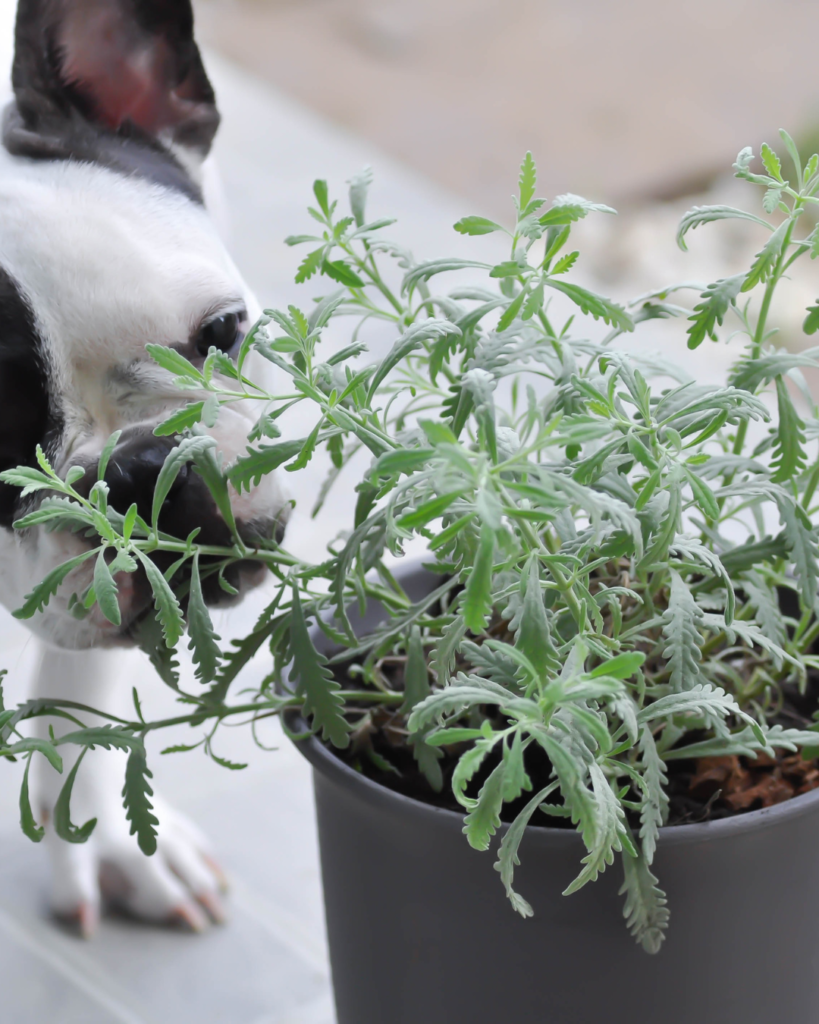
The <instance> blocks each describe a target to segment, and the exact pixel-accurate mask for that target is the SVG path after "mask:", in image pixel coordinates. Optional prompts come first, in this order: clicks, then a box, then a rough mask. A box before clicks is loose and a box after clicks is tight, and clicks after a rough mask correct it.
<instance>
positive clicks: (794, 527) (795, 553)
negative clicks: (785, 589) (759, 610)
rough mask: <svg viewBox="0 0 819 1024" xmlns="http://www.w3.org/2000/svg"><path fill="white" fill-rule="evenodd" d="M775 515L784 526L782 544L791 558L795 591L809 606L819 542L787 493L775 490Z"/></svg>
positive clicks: (818, 585)
mask: <svg viewBox="0 0 819 1024" xmlns="http://www.w3.org/2000/svg"><path fill="white" fill-rule="evenodd" d="M776 498H777V506H778V508H779V519H780V522H781V523H782V526H783V527H784V534H785V544H786V545H787V548H788V550H789V552H790V556H791V558H792V559H793V564H794V569H795V570H796V578H797V580H798V581H799V591H800V593H801V595H802V601H803V602H804V605H805V607H806V608H813V607H814V606H815V604H816V595H817V593H818V592H819V564H817V558H818V557H819V546H817V539H816V530H815V528H814V526H813V524H812V522H811V520H810V519H809V518H808V516H807V515H806V514H805V512H804V510H803V509H802V507H801V506H800V505H796V504H794V502H793V500H792V499H791V497H790V496H789V495H785V494H779V493H778V494H777V495H776Z"/></svg>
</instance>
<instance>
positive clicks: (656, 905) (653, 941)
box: [620, 855, 670, 953]
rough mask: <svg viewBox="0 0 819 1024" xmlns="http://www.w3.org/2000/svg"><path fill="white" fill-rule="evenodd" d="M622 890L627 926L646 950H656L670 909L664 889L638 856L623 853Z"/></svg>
mask: <svg viewBox="0 0 819 1024" xmlns="http://www.w3.org/2000/svg"><path fill="white" fill-rule="evenodd" d="M623 871H624V873H625V881H624V882H623V886H622V888H621V889H620V895H621V896H622V895H623V894H624V893H625V896H626V903H625V906H624V908H623V915H624V917H625V919H626V924H627V925H628V929H629V931H630V932H631V934H632V935H633V936H634V938H635V939H637V941H638V942H639V943H640V945H641V946H642V947H643V949H644V950H645V951H646V952H647V953H659V952H660V947H661V946H662V944H663V941H664V940H665V933H666V931H667V929H668V920H669V916H670V915H669V911H668V907H667V906H666V904H667V902H668V901H667V899H666V896H665V893H664V892H663V891H662V889H660V888H659V884H658V880H657V879H656V878H655V877H654V875H653V874H652V873H651V871H650V869H649V867H648V865H647V864H646V862H645V859H644V858H643V857H641V856H637V857H629V856H627V855H624V856H623Z"/></svg>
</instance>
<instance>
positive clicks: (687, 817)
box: [333, 659, 819, 828]
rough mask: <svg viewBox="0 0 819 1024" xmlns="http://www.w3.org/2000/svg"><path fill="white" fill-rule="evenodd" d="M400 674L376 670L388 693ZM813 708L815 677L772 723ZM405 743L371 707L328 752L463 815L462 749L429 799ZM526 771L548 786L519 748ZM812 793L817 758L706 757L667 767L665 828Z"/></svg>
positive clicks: (793, 723)
mask: <svg viewBox="0 0 819 1024" xmlns="http://www.w3.org/2000/svg"><path fill="white" fill-rule="evenodd" d="M402 668H403V666H402V664H401V663H400V659H396V664H395V666H392V667H391V666H389V665H387V666H384V669H385V670H386V671H385V674H387V675H394V676H395V677H396V678H395V679H394V682H395V684H396V689H398V688H400V685H401V680H400V678H397V677H400V674H401V672H402ZM335 670H336V671H335V674H336V678H337V679H338V681H339V682H340V683H342V684H343V685H350V682H351V680H350V678H349V677H348V675H347V666H346V665H344V664H343V663H342V664H339V665H337V666H335ZM391 681H392V680H391ZM817 710H819V675H817V676H812V677H811V678H810V680H809V684H808V688H807V691H806V693H805V694H800V693H799V692H798V690H797V689H796V688H795V687H793V688H791V687H786V688H785V693H784V703H783V706H782V708H781V710H780V712H779V713H778V714H777V716H776V717H775V718H774V720H773V721H774V723H778V724H780V725H782V726H783V727H786V728H806V727H807V726H809V725H811V724H813V721H814V719H813V714H814V712H815V711H817ZM498 724H501V723H500V722H499V723H498ZM818 738H819V737H818ZM690 739H691V741H694V740H696V739H697V737H696V736H693V735H692V736H691V737H690ZM406 740H407V730H406V721H405V718H404V716H403V715H401V714H400V713H399V712H397V711H390V710H388V709H385V708H381V707H379V708H376V709H373V710H371V711H370V712H369V713H368V714H367V715H366V716H365V717H364V718H362V720H361V722H360V723H359V724H358V727H357V728H356V731H355V732H354V734H353V742H352V744H351V745H350V747H349V748H348V749H347V750H346V751H338V750H335V749H334V750H333V753H334V754H335V755H336V756H338V757H341V758H342V759H343V760H344V761H346V762H347V763H348V764H350V765H351V766H352V767H354V768H355V769H356V770H358V771H361V772H363V773H364V774H365V775H366V776H367V777H368V778H371V779H373V780H374V781H375V782H378V783H380V784H381V785H383V786H386V787H387V788H388V789H392V790H395V791H396V792H398V793H402V794H404V795H405V796H409V797H413V798H414V799H416V800H421V801H423V802H424V803H429V804H434V805H435V806H438V807H445V808H447V809H449V810H453V811H457V812H458V813H463V808H462V807H461V806H460V804H458V802H457V801H456V800H455V798H454V797H453V795H452V789H451V781H452V773H453V771H454V769H455V765H456V764H457V763H458V760H459V758H460V756H461V754H462V753H463V751H464V749H465V746H464V745H459V746H452V747H449V748H443V749H442V753H443V757H442V759H441V761H440V762H439V763H440V766H441V769H442V772H443V778H444V785H443V788H442V790H441V792H440V793H436V792H435V791H434V790H433V789H432V787H431V786H430V784H429V782H428V781H427V780H426V778H425V777H424V776H423V775H422V774H421V773H420V772H419V770H418V766H417V764H416V762H415V758H414V757H413V754H412V750H411V748H410V747H409V746H408V745H407V742H406ZM499 756H500V755H496V756H491V757H488V758H487V759H486V761H485V762H484V764H483V765H482V767H481V770H480V771H479V772H478V774H477V775H476V776H475V778H474V779H473V780H472V783H471V785H470V786H469V789H468V791H467V792H468V793H469V795H470V796H476V795H477V793H478V792H479V791H480V788H481V786H482V785H483V783H484V781H485V779H486V778H487V776H488V775H489V774H490V772H491V771H492V770H493V769H494V768H495V766H496V765H497V763H498V760H499ZM526 767H527V771H528V773H529V776H530V778H531V780H532V783H533V787H534V788H533V792H537V791H538V790H539V789H542V788H543V787H545V786H546V785H548V783H549V778H550V775H551V770H552V766H551V763H550V761H549V759H548V757H547V756H546V754H545V753H544V752H543V750H542V749H541V748H540V747H538V746H537V745H536V744H532V745H531V746H530V747H529V748H528V749H527V752H526ZM817 787H819V759H817V760H804V759H803V758H802V756H801V755H800V754H798V753H797V754H791V753H788V752H785V751H777V756H776V758H770V757H768V756H766V755H763V754H760V755H759V756H758V757H757V758H756V759H752V758H745V757H708V758H700V759H698V760H691V761H670V762H669V763H668V786H667V787H666V792H667V794H668V797H669V802H670V806H669V817H668V824H669V825H683V824H692V823H695V822H703V821H713V820H716V819H718V818H726V817H730V816H732V815H736V814H744V813H747V812H748V811H754V810H758V809H759V808H761V807H770V806H772V805H773V804H777V803H781V802H782V801H784V800H790V799H791V798H792V797H794V796H798V795H799V794H801V793H807V792H809V791H810V790H812V789H815V788H817ZM530 798H531V793H524V794H523V796H521V797H520V798H519V799H518V800H516V801H514V802H512V803H508V804H505V805H504V807H503V809H502V812H501V817H502V819H503V820H504V821H507V822H509V821H512V820H514V818H515V817H516V816H517V814H518V813H519V812H520V811H521V810H522V809H523V807H524V806H525V805H526V803H527V802H528V801H529V799H530ZM551 799H552V800H554V801H555V811H556V812H558V808H559V799H560V798H559V794H557V793H556V794H554V796H553V797H552V798H551ZM533 824H540V825H548V826H550V827H558V828H561V827H565V828H574V826H573V825H572V823H571V821H570V820H569V819H568V818H567V817H565V816H562V815H560V814H559V812H558V813H556V814H555V815H548V817H541V818H539V819H537V818H536V819H534V820H533ZM633 824H634V823H633ZM636 824H638V825H639V823H636Z"/></svg>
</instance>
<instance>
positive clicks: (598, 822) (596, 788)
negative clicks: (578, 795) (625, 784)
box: [563, 763, 626, 896]
mask: <svg viewBox="0 0 819 1024" xmlns="http://www.w3.org/2000/svg"><path fill="white" fill-rule="evenodd" d="M589 777H590V778H591V783H592V791H593V793H594V802H595V829H594V840H593V842H592V844H591V845H590V846H589V847H587V848H588V850H589V852H588V853H587V855H586V856H585V857H584V858H583V860H582V862H581V863H582V864H583V865H584V867H583V870H582V871H581V872H580V874H579V875H578V876H577V878H575V880H574V881H573V882H572V883H571V884H570V885H569V886H567V887H566V888H565V889H564V890H563V895H564V896H570V895H571V894H572V893H573V892H577V891H578V889H582V887H583V886H584V885H586V884H587V883H588V882H593V881H595V880H596V878H597V877H598V875H599V874H600V873H601V872H602V871H605V869H606V867H607V866H608V865H610V864H611V863H612V862H613V861H614V854H615V853H617V852H618V851H620V850H621V849H622V848H623V837H624V836H625V834H626V816H625V812H624V811H623V807H622V805H621V804H620V801H619V800H618V798H617V796H616V794H615V793H614V792H613V790H612V788H611V786H610V784H609V781H608V779H607V778H606V776H605V774H604V772H603V769H602V768H601V767H600V765H599V764H597V763H593V764H590V765H589Z"/></svg>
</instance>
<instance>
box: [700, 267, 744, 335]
mask: <svg viewBox="0 0 819 1024" xmlns="http://www.w3.org/2000/svg"><path fill="white" fill-rule="evenodd" d="M745 277H746V275H745V274H736V275H735V276H734V277H726V278H722V279H720V280H719V281H715V282H714V283H713V284H709V285H708V287H707V288H706V289H705V291H704V292H703V293H702V295H701V296H700V299H701V301H700V302H698V303H697V305H696V306H694V312H693V313H692V314H691V316H690V317H689V318H688V319H689V320H690V321H691V326H690V327H689V328H688V347H689V348H699V346H700V345H701V344H702V343H703V342H704V341H705V339H706V338H710V339H711V340H712V341H717V340H718V339H717V325H719V326H720V327H721V326H722V323H723V321H724V319H725V314H726V313H727V312H728V309H729V307H730V306H732V305H733V304H734V302H735V301H736V297H737V295H739V293H740V291H741V289H742V286H743V284H744V283H745Z"/></svg>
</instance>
